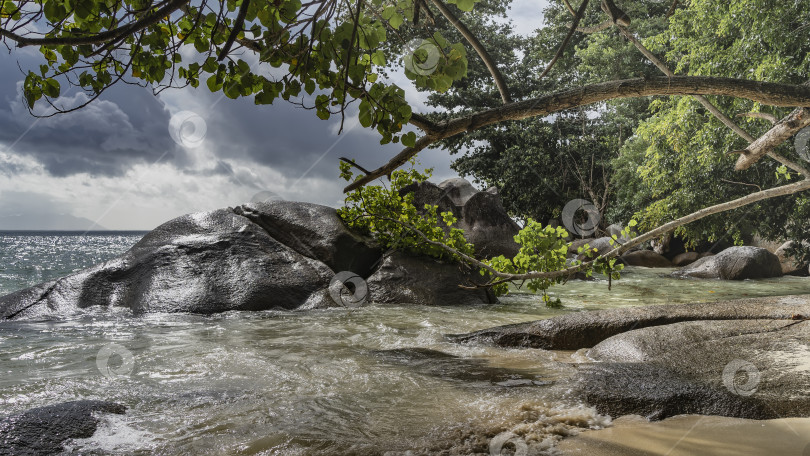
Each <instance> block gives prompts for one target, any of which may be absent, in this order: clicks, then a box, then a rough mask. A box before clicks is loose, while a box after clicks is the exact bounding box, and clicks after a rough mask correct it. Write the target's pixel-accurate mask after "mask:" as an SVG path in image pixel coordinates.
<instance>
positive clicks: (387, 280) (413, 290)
mask: <svg viewBox="0 0 810 456" xmlns="http://www.w3.org/2000/svg"><path fill="white" fill-rule="evenodd" d="M474 280H478V281H479V282H480V281H481V276H480V275H479V274H477V273H476V272H475V271H474V270H471V269H469V268H466V267H464V266H462V265H459V264H450V263H442V262H440V261H438V260H434V259H432V258H426V257H417V256H411V255H408V254H406V253H403V252H394V253H392V254H391V255H387V256H386V257H385V259H384V260H383V262H382V265H381V266H380V268H379V269H378V270H377V271H376V272H375V273H374V274H372V275H371V277H369V278H368V280H367V286H368V294H369V299H370V300H371V301H372V302H378V303H395V304H404V303H408V304H418V305H427V306H432V305H453V304H491V303H495V302H497V299H496V298H495V296H494V295H493V294H492V292H491V291H490V290H489V289H488V288H478V289H475V290H467V289H463V288H461V287H459V285H465V284H466V285H472V284H473V283H474V282H473V281H474Z"/></svg>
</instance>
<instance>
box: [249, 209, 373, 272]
mask: <svg viewBox="0 0 810 456" xmlns="http://www.w3.org/2000/svg"><path fill="white" fill-rule="evenodd" d="M234 212H236V213H237V214H238V215H242V216H244V217H246V218H248V219H249V220H250V221H252V222H253V223H255V224H257V225H259V226H260V227H262V228H263V229H264V230H265V231H266V232H267V233H268V234H269V235H270V236H271V237H272V238H273V239H275V240H277V241H279V242H281V243H282V244H284V245H286V246H287V247H290V248H292V249H293V250H295V251H296V252H298V253H300V254H301V255H304V256H306V257H308V258H311V259H313V260H318V261H321V262H323V263H324V264H326V265H327V266H329V268H331V269H332V270H333V271H335V272H340V271H352V272H355V273H357V274H358V275H360V276H361V277H368V276H369V275H371V273H372V272H373V269H374V268H376V266H377V265H378V263H379V262H380V259H381V257H382V250H381V249H379V248H378V247H376V246H375V245H374V243H373V242H372V241H371V240H370V239H367V238H364V237H362V236H359V235H358V234H356V233H354V232H352V231H350V230H349V229H348V228H347V227H346V225H345V224H344V223H343V220H341V219H340V217H339V216H338V214H337V211H336V210H335V209H333V208H331V207H327V206H321V205H320V204H312V203H301V202H293V201H272V202H264V203H250V204H245V205H242V206H239V207H237V208H236V209H234Z"/></svg>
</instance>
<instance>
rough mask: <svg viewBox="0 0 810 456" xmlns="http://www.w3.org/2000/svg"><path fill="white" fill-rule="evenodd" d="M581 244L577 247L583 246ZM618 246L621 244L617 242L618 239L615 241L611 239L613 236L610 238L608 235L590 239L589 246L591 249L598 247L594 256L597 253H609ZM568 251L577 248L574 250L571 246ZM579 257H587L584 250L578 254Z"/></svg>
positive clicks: (582, 258) (581, 258)
mask: <svg viewBox="0 0 810 456" xmlns="http://www.w3.org/2000/svg"><path fill="white" fill-rule="evenodd" d="M583 240H584V239H583ZM573 245H574V244H573V243H572V246H573ZM581 246H582V245H578V246H577V247H581ZM618 246H619V244H618V243H616V241H614V240H613V239H611V238H609V237H607V236H605V237H600V238H597V239H592V240H590V242H588V247H589V248H590V249H596V252H595V253H594V254H593V257H596V256H597V255H602V254H605V253H608V252H610V251H611V250H613V249H615V248H616V247H618ZM568 251H569V253H570V252H572V251H573V252H576V251H577V250H576V249H573V250H572V249H571V248H569V250H568ZM577 258H579V259H580V260H584V259H585V258H586V256H585V253H584V252H583V253H581V254H579V255H578V256H577Z"/></svg>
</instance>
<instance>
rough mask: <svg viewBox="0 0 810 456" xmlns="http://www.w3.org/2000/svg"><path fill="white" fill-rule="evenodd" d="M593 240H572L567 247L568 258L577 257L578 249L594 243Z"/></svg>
mask: <svg viewBox="0 0 810 456" xmlns="http://www.w3.org/2000/svg"><path fill="white" fill-rule="evenodd" d="M595 240H596V239H595V238H585V239H574V240H573V241H571V244H570V245H569V246H568V256H569V257H576V256H577V255H579V248H580V247H584V246H585V244H588V245H590V244H591V243H593V241H595Z"/></svg>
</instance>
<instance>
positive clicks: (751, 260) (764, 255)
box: [672, 246, 782, 280]
mask: <svg viewBox="0 0 810 456" xmlns="http://www.w3.org/2000/svg"><path fill="white" fill-rule="evenodd" d="M672 274H673V275H675V276H677V277H694V278H700V279H723V280H745V279H763V278H768V277H781V276H782V265H781V264H780V263H779V258H778V257H777V256H776V255H774V254H773V253H771V252H769V251H767V250H765V249H763V248H760V247H750V246H743V247H729V248H727V249H725V250H723V251H722V252H720V253H718V254H717V255H713V256H708V257H705V258H701V259H699V260H697V261H695V262H694V263H692V264H690V265H689V266H686V267H684V268H681V269H679V270H677V271H675V272H673V273H672Z"/></svg>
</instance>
